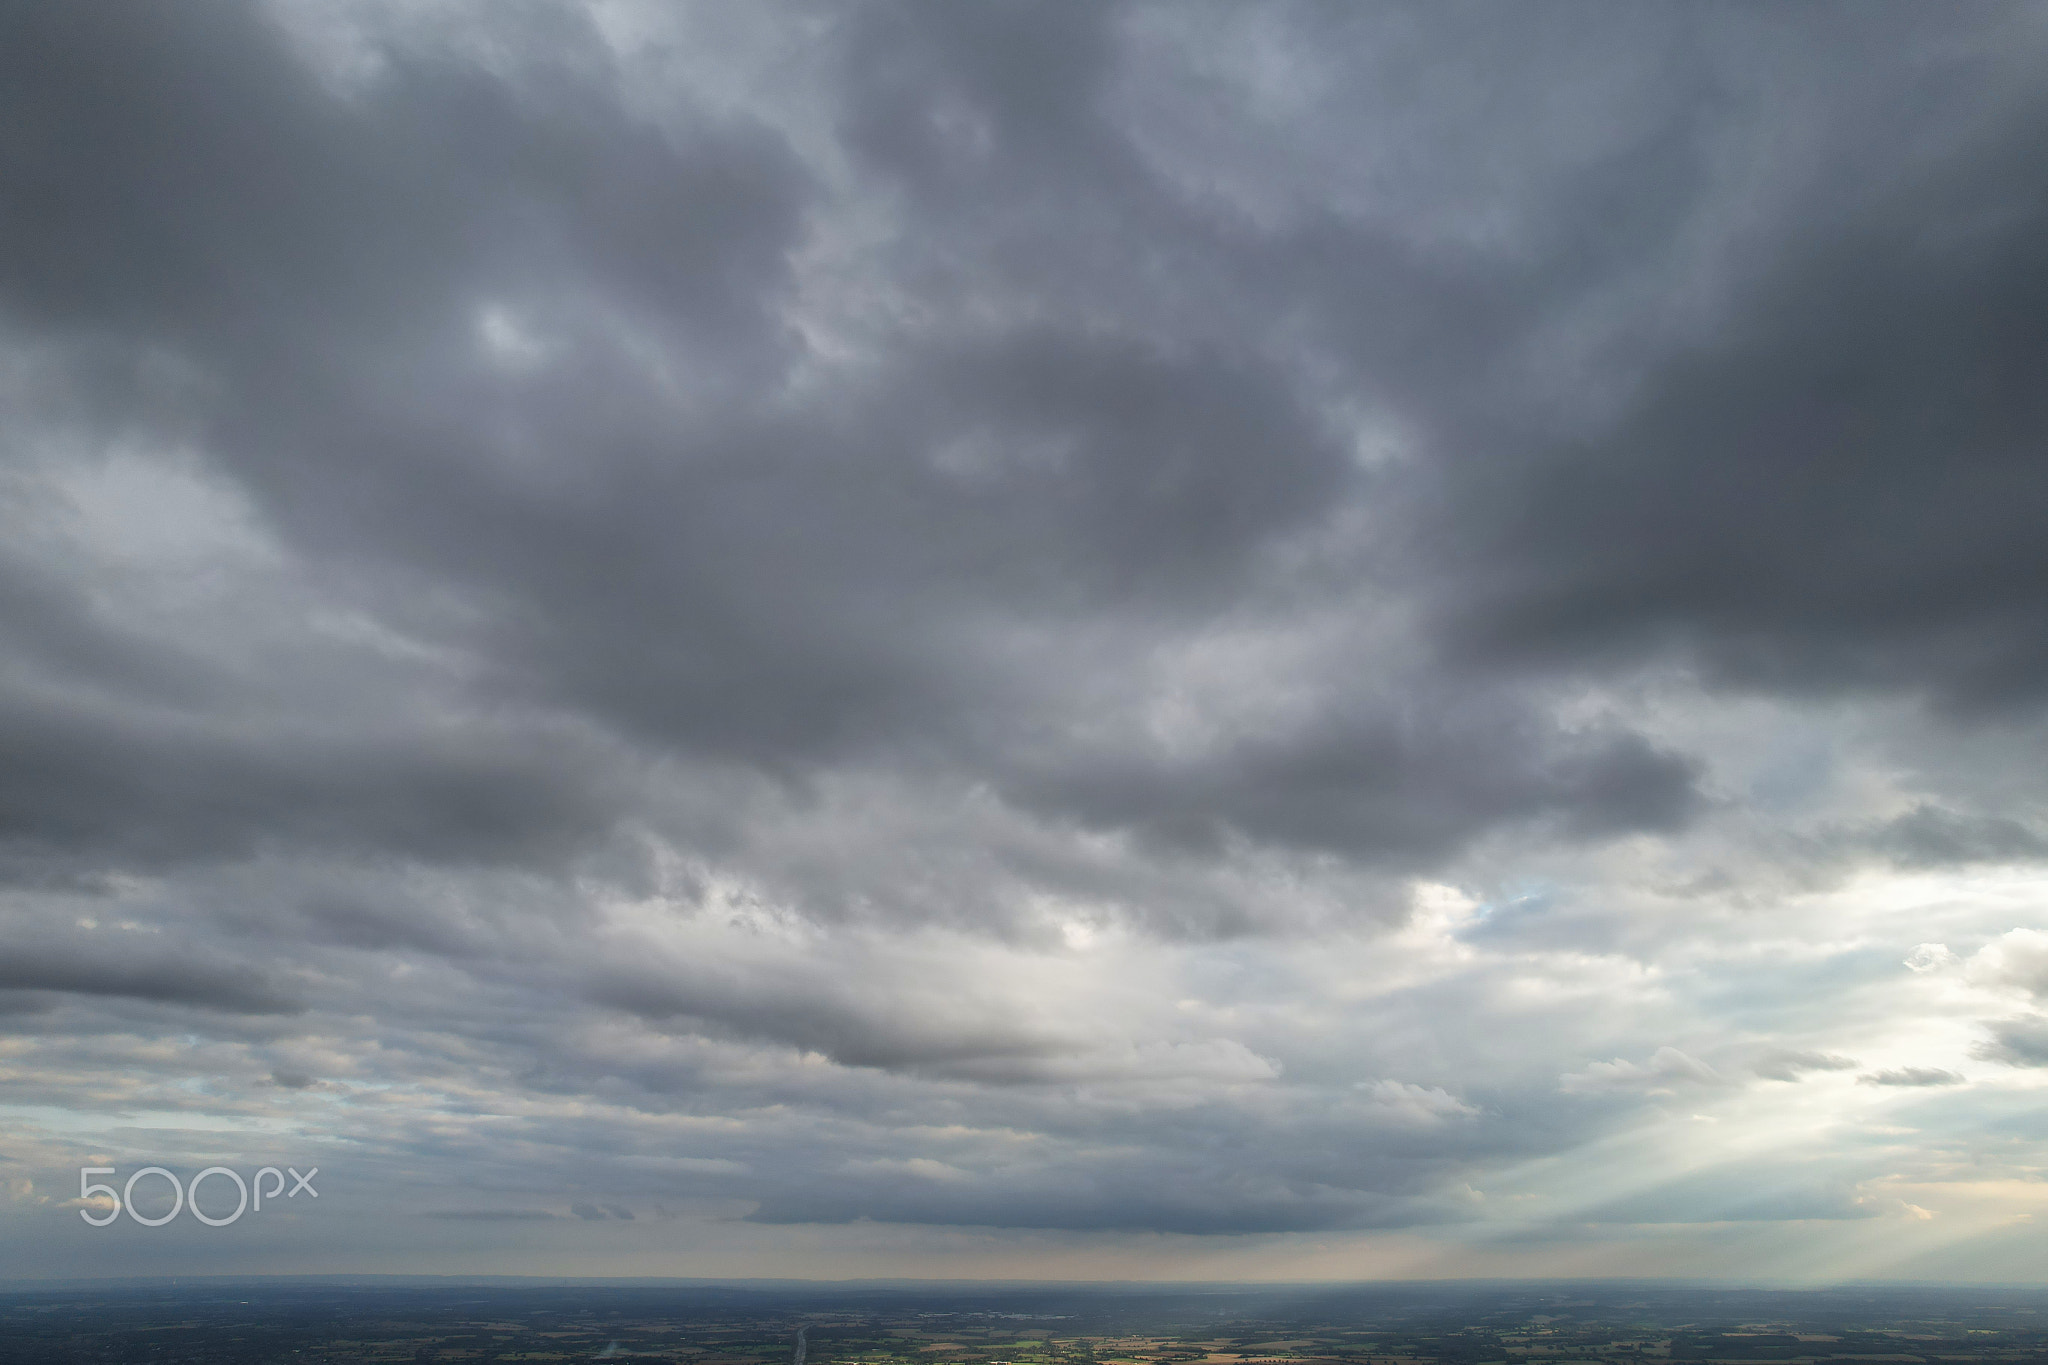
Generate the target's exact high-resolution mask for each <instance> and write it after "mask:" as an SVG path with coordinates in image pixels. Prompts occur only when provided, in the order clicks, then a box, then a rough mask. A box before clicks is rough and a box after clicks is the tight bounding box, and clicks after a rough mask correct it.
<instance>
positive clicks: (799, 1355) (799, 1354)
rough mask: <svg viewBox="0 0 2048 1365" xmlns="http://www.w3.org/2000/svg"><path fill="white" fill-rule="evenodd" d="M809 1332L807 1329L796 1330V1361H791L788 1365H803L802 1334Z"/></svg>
mask: <svg viewBox="0 0 2048 1365" xmlns="http://www.w3.org/2000/svg"><path fill="white" fill-rule="evenodd" d="M810 1330H811V1329H810V1328H808V1327H799V1328H797V1329H796V1359H795V1360H792V1361H791V1362H790V1365H804V1333H806V1332H808V1331H810Z"/></svg>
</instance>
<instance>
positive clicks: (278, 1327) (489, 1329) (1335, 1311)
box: [0, 1281, 2048, 1365]
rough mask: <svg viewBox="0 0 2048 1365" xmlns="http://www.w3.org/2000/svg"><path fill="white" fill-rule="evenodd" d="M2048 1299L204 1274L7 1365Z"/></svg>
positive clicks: (2032, 1354) (1682, 1336)
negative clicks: (443, 1280) (238, 1278)
mask: <svg viewBox="0 0 2048 1365" xmlns="http://www.w3.org/2000/svg"><path fill="white" fill-rule="evenodd" d="M2044 1308H2048V1292H2044V1291H2042V1290H2040V1289H2037V1288H2025V1289H2012V1290H2002V1289H1995V1288H1985V1287H1981V1286H1979V1287H1974V1288H1969V1289H1956V1288H1952V1287H1919V1286H1915V1287H1898V1286H1860V1287H1848V1288H1838V1289H1827V1290H1773V1289H1759V1288H1726V1287H1673V1286H1670V1285H1663V1284H1657V1285H1652V1284H1643V1283H1636V1284H1626V1283H1622V1284H1598V1285H1587V1284H1569V1283H1551V1284H1542V1283H1524V1284H1512V1285H1510V1284H1469V1283H1468V1284H1432V1285H1377V1286H1369V1287H1328V1286H1320V1287H1304V1286H1296V1287H1271V1286H1266V1287H1256V1288H1254V1287H1223V1286H1167V1287H1143V1286H1129V1285H1124V1286H1005V1287H995V1288H985V1287H972V1288H970V1287H964V1286H960V1285H908V1286H905V1285H888V1286H877V1285H857V1286H848V1285H839V1284H816V1285H801V1284H778V1285H756V1284H750V1285H704V1284H691V1285H678V1284H666V1285H651V1284H630V1283H582V1284H574V1283H571V1284H563V1283H560V1282H548V1281H532V1282H525V1283H522V1282H506V1281H499V1282H495V1283H456V1284H434V1283H426V1282H417V1283H409V1282H397V1283H384V1284H378V1283H375V1282H370V1281H353V1282H337V1281H329V1282H320V1281H297V1282H287V1283H283V1284H279V1283H263V1282H206V1283H200V1284H184V1285H148V1286H127V1287H119V1288H91V1289H86V1288H79V1289H69V1290H46V1291H40V1292H36V1293H18V1294H8V1295H0V1362H10V1363H11V1362H17V1361H18V1362H24V1365H26V1362H30V1361H35V1362H73V1361H78V1362H83V1361H122V1362H127V1361H151V1362H173V1361H175V1362H191V1363H192V1365H230V1363H231V1362H256V1361H279V1360H290V1361H298V1362H325V1361H337V1362H338V1361H350V1362H357V1361H362V1362H383V1361H392V1362H397V1361H458V1360H459V1361H558V1360H590V1359H614V1360H619V1359H623V1360H634V1361H640V1362H646V1363H647V1365H652V1363H653V1362H657V1361H667V1362H673V1363H674V1365H684V1363H685V1362H686V1363H687V1365H768V1363H769V1362H776V1363H778V1365H779V1362H784V1361H792V1360H798V1359H802V1358H803V1352H804V1351H805V1350H806V1348H808V1355H809V1360H810V1361H811V1362H814V1363H815V1365H897V1363H898V1362H912V1361H918V1362H933V1363H934V1365H1282V1362H1286V1363H1287V1365H1293V1363H1294V1362H1301V1363H1302V1365H1435V1363H1436V1362H1455V1363H1456V1365H1539V1363H1540V1365H1604V1363H1605V1362H1638V1361H1649V1360H1695V1361H1713V1362H1717V1363H1718V1365H1820V1363H1821V1362H1831V1361H1871V1362H1879V1361H1883V1362H1896V1363H1897V1365H1935V1363H1936V1362H1960V1361H2035V1360H2042V1359H2048V1321H2044V1317H2043V1309H2044Z"/></svg>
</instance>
